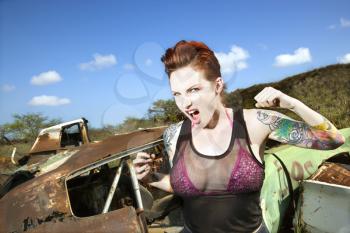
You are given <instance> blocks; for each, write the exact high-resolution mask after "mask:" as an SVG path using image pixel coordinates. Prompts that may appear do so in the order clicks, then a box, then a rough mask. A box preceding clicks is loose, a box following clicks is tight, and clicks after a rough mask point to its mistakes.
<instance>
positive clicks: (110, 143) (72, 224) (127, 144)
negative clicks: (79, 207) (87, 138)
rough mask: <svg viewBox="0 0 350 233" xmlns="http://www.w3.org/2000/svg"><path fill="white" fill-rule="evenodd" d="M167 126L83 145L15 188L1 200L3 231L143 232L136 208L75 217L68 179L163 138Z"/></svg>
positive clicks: (0, 212)
mask: <svg viewBox="0 0 350 233" xmlns="http://www.w3.org/2000/svg"><path fill="white" fill-rule="evenodd" d="M164 129H165V127H160V128H154V129H149V130H141V131H136V132H132V133H129V134H122V135H115V136H112V137H110V138H107V139H106V140H104V141H101V142H99V143H91V144H87V145H83V146H82V147H81V150H79V151H78V152H77V153H75V154H74V155H72V157H70V158H69V159H68V160H67V161H66V162H65V163H64V164H62V165H61V166H59V167H58V168H56V169H54V170H52V171H49V172H47V173H45V174H42V175H41V176H39V177H36V178H34V179H32V180H29V181H27V182H25V183H23V184H21V185H19V186H17V187H15V188H14V189H12V190H11V191H10V192H9V193H7V194H6V195H5V196H4V197H3V198H1V199H0V226H1V227H0V233H3V232H62V227H65V228H64V229H67V230H68V232H70V231H69V230H70V229H74V230H72V231H71V232H81V231H83V232H143V231H144V230H141V229H139V228H138V227H137V226H140V224H141V223H140V220H139V218H136V217H135V216H136V215H135V213H134V212H133V211H134V210H123V211H127V212H120V211H119V210H118V211H112V212H109V213H107V214H104V215H97V216H92V217H87V218H76V217H73V216H72V214H71V210H70V204H69V200H68V193H67V191H66V187H65V179H66V176H67V175H68V174H70V173H71V172H72V171H76V170H78V169H80V168H83V167H85V166H87V165H89V164H91V163H93V162H96V161H98V160H101V159H103V158H106V157H108V156H109V155H111V154H117V153H119V152H123V151H127V150H129V149H132V148H136V147H141V146H142V145H145V144H147V143H151V142H153V141H155V140H157V139H159V138H161V137H162V134H163V131H164ZM117 212H118V213H117ZM119 220H121V221H119ZM52 223H54V224H52ZM84 228H85V229H86V230H85V229H84ZM82 229H84V230H82Z"/></svg>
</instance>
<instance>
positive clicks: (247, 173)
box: [134, 41, 344, 233]
mask: <svg viewBox="0 0 350 233" xmlns="http://www.w3.org/2000/svg"><path fill="white" fill-rule="evenodd" d="M162 62H163V63H164V65H165V70H166V73H167V74H168V76H169V81H170V87H171V90H172V93H173V96H174V98H175V102H176V105H177V107H178V108H179V109H180V110H181V111H182V112H183V113H184V114H185V116H186V117H187V119H186V120H185V121H183V122H180V123H177V124H174V125H171V126H169V128H168V129H167V130H166V131H165V133H164V142H165V144H166V148H167V152H168V155H169V161H171V167H172V168H171V171H170V174H159V173H157V174H150V170H151V169H150V163H151V162H152V158H153V155H149V154H147V153H138V154H137V157H136V159H135V160H134V165H135V168H136V172H137V176H138V179H139V180H142V181H144V182H149V184H150V185H152V186H154V187H157V188H160V189H162V190H165V191H168V192H173V193H175V194H177V195H179V196H181V197H182V199H183V201H184V205H183V215H184V220H185V226H184V229H183V231H182V232H200V233H202V232H210V233H215V232H267V229H266V226H265V225H264V223H263V219H262V213H261V208H260V204H259V196H260V189H261V187H262V184H263V179H264V166H263V159H264V158H263V155H264V147H265V142H266V140H267V139H268V138H269V139H273V140H276V141H279V142H283V143H288V144H292V145H296V146H300V147H306V148H313V149H320V150H327V149H334V148H337V147H338V146H340V145H342V144H343V143H344V137H343V136H342V135H341V134H340V133H339V132H338V130H337V129H336V128H335V127H334V126H333V125H332V123H330V122H329V121H328V120H327V119H325V118H324V117H323V116H321V115H320V114H319V113H317V112H315V111H313V110H312V109H310V108H309V107H307V106H306V105H304V104H303V103H302V102H300V101H299V100H297V99H295V98H292V97H290V96H288V95H286V94H284V93H282V92H280V91H278V90H276V89H274V88H272V87H267V88H265V89H264V90H262V91H261V92H260V93H259V94H258V95H257V96H255V100H256V101H257V103H256V107H258V108H259V107H272V106H276V105H278V106H279V107H281V108H285V109H289V110H291V111H293V112H295V113H296V114H298V115H299V116H300V117H301V118H302V119H303V120H304V121H305V122H300V121H295V120H293V119H291V118H289V117H287V116H285V115H283V114H281V113H278V112H275V111H270V110H263V109H244V110H238V111H236V112H233V110H232V109H230V108H226V107H225V106H224V104H223V103H222V93H223V90H224V82H223V79H222V78H221V73H220V65H219V62H218V60H217V58H216V57H215V55H214V53H213V51H211V50H210V49H209V48H208V47H207V46H206V45H205V44H203V43H201V42H195V41H190V42H187V41H180V42H178V43H177V44H176V45H175V46H174V47H173V48H169V49H167V51H166V53H165V54H164V55H163V57H162Z"/></svg>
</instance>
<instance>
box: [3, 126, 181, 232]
mask: <svg viewBox="0 0 350 233" xmlns="http://www.w3.org/2000/svg"><path fill="white" fill-rule="evenodd" d="M164 129H165V127H158V128H150V129H141V130H137V131H134V132H130V133H126V134H119V135H114V136H111V137H109V138H107V139H105V140H102V141H100V142H95V143H84V144H79V143H78V144H74V145H73V146H72V147H71V148H65V149H64V150H62V148H60V147H59V145H58V144H50V145H55V146H56V149H57V150H59V151H56V152H55V154H54V155H52V156H49V157H47V159H40V160H36V162H31V163H27V164H26V165H25V166H24V167H26V172H28V173H30V174H31V176H28V177H27V180H25V181H24V182H22V183H20V184H18V185H13V186H9V187H8V189H7V190H6V191H7V192H6V193H4V194H3V197H2V198H1V199H0V226H1V227H0V232H1V233H5V232H6V233H9V232H12V233H13V232H17V233H19V232H82V231H83V232H164V231H159V229H163V230H164V229H166V228H167V227H168V232H171V230H172V229H178V228H176V227H175V228H174V226H175V225H176V224H174V223H176V221H178V225H181V217H180V218H179V214H177V216H175V217H173V219H174V220H170V219H169V216H170V215H171V214H169V213H171V211H170V210H171V208H173V207H171V206H176V205H177V204H175V205H173V204H171V203H176V202H175V201H174V199H176V198H174V196H173V195H172V194H169V193H166V192H162V191H160V190H156V189H152V188H151V187H144V186H142V185H141V184H139V182H138V180H137V178H136V174H135V171H134V168H133V165H132V159H133V158H134V156H135V155H136V153H137V152H139V151H147V152H149V153H155V154H157V158H159V159H157V160H155V162H154V166H153V168H152V169H154V170H157V171H161V172H167V170H168V169H169V162H168V161H167V160H166V156H164V153H165V151H164V146H163V139H162V134H163V131H164ZM46 133H48V134H49V135H50V131H46ZM42 135H45V134H42ZM69 136H71V135H69ZM48 138H50V137H47V136H43V137H41V138H40V139H38V140H37V141H36V143H35V144H34V146H33V148H32V150H31V152H35V153H39V152H41V151H42V152H43V151H46V152H45V153H47V148H45V147H43V146H40V147H39V146H38V145H40V144H41V143H42V142H43V141H44V140H46V141H48ZM73 138H74V139H77V138H78V139H79V137H78V136H75V137H73ZM61 145H62V144H61ZM76 146H79V147H76ZM39 148H40V149H39ZM42 148H45V150H41V149H42ZM34 157H35V156H34ZM31 159H32V158H31ZM28 161H34V160H33V159H32V160H30V159H29V160H28ZM23 169H24V168H22V171H23ZM175 212H176V211H175ZM175 215H176V214H175ZM179 219H180V220H179Z"/></svg>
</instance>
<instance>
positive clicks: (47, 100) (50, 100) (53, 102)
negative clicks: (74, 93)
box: [29, 95, 70, 106]
mask: <svg viewBox="0 0 350 233" xmlns="http://www.w3.org/2000/svg"><path fill="white" fill-rule="evenodd" d="M69 103H70V100H69V99H67V98H59V97H57V96H49V95H40V96H34V97H33V98H32V99H31V100H30V101H29V105H33V106H43V105H44V106H59V105H64V104H69Z"/></svg>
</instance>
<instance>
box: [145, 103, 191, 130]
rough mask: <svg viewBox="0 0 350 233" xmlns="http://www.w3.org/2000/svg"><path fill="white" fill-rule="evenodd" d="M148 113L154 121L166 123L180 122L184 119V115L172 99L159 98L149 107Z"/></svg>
mask: <svg viewBox="0 0 350 233" xmlns="http://www.w3.org/2000/svg"><path fill="white" fill-rule="evenodd" d="M148 115H149V119H153V121H154V122H161V123H165V124H169V123H174V122H178V121H181V120H183V119H184V115H183V114H182V113H181V111H180V110H179V109H178V107H177V106H176V104H175V101H174V100H172V99H168V100H157V101H156V102H154V103H153V106H152V107H151V108H150V109H148Z"/></svg>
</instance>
